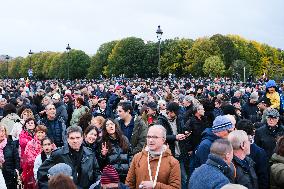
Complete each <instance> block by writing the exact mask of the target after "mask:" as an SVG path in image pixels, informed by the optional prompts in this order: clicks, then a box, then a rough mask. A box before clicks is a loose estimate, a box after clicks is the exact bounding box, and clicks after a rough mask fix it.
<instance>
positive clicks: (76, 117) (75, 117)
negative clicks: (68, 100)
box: [70, 106, 89, 126]
mask: <svg viewBox="0 0 284 189" xmlns="http://www.w3.org/2000/svg"><path fill="white" fill-rule="evenodd" d="M87 111H89V108H88V107H87V106H81V107H80V108H78V109H75V110H74V112H73V114H72V118H71V121H70V125H71V126H78V123H79V121H80V118H81V117H82V115H84V114H85V113H86V112H87Z"/></svg>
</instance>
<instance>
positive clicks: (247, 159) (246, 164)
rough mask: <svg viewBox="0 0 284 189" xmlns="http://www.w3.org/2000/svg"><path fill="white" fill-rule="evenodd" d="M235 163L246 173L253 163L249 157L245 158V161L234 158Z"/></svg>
mask: <svg viewBox="0 0 284 189" xmlns="http://www.w3.org/2000/svg"><path fill="white" fill-rule="evenodd" d="M233 161H234V164H236V165H239V166H240V167H242V169H244V171H246V172H249V169H250V166H251V164H252V161H251V160H250V159H249V158H248V157H245V159H243V160H241V159H239V158H238V157H237V156H234V157H233ZM245 161H246V163H245Z"/></svg>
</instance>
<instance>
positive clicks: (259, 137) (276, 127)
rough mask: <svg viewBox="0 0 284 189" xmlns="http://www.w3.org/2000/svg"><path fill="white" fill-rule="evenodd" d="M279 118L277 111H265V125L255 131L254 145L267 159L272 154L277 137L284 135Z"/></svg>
mask: <svg viewBox="0 0 284 189" xmlns="http://www.w3.org/2000/svg"><path fill="white" fill-rule="evenodd" d="M279 117H280V114H279V112H278V110H277V109H274V108H269V109H267V113H266V119H267V121H266V124H265V125H263V126H262V127H260V128H258V129H257V130H256V131H255V143H256V144H257V145H258V146H259V147H261V148H263V149H264V150H265V152H266V153H267V156H268V158H270V157H271V156H272V154H273V153H274V149H275V147H276V140H277V137H279V136H281V135H284V127H283V126H282V125H281V124H280V123H279Z"/></svg>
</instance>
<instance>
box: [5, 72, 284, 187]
mask: <svg viewBox="0 0 284 189" xmlns="http://www.w3.org/2000/svg"><path fill="white" fill-rule="evenodd" d="M0 118H1V121H0V188H1V189H17V188H21V187H22V188H24V189H37V188H39V189H47V188H49V189H59V188H60V189H65V188H66V189H67V188H68V189H75V188H79V189H100V188H125V189H127V188H131V189H135V188H137V189H138V188H155V189H167V188H169V189H174V188H176V189H219V188H222V189H226V188H227V189H230V188H248V189H269V188H271V189H280V188H284V126H283V123H284V84H281V83H280V84H277V83H276V82H275V81H274V80H259V81H258V82H257V83H253V82H247V83H242V82H234V81H232V80H230V79H228V78H215V79H211V78H198V79H194V78H192V77H191V78H179V79H176V78H165V79H159V78H158V79H157V78H156V79H139V78H136V79H125V78H115V79H105V80H75V81H64V80H45V81H34V80H29V79H26V80H25V79H20V80H13V79H10V80H0Z"/></svg>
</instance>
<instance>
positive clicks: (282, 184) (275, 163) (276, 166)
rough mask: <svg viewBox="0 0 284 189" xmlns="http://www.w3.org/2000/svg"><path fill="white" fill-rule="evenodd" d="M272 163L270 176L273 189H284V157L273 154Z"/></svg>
mask: <svg viewBox="0 0 284 189" xmlns="http://www.w3.org/2000/svg"><path fill="white" fill-rule="evenodd" d="M270 161H271V163H272V166H271V175H270V185H271V189H281V188H284V157H283V156H280V155H277V154H273V155H272V157H271V159H270Z"/></svg>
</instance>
